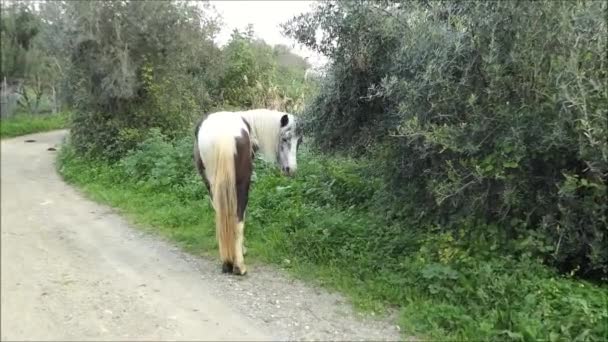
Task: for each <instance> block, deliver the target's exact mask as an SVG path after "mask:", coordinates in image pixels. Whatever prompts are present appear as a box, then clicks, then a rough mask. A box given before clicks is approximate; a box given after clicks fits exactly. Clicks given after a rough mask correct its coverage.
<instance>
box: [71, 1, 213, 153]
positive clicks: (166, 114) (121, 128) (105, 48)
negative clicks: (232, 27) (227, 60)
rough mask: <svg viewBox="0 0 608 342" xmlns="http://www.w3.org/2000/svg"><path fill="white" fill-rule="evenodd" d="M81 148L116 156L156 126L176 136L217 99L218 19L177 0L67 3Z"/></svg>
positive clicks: (77, 136)
mask: <svg viewBox="0 0 608 342" xmlns="http://www.w3.org/2000/svg"><path fill="white" fill-rule="evenodd" d="M65 10H66V13H67V14H66V18H67V19H66V20H69V21H71V22H73V25H74V26H75V28H76V29H75V30H74V31H73V32H72V31H70V32H69V39H71V41H73V42H74V43H73V45H72V46H71V47H70V48H71V68H70V69H69V72H68V73H67V79H68V83H69V87H70V89H69V92H71V94H72V98H73V102H74V105H75V107H76V108H78V109H79V111H78V116H77V117H76V118H75V121H74V127H73V131H72V133H73V141H74V144H75V145H74V146H75V147H76V148H77V149H78V151H79V153H86V154H91V155H102V156H103V157H106V158H109V159H113V160H116V159H118V158H119V157H120V156H123V155H124V154H125V153H126V152H127V151H128V150H130V149H132V148H133V147H135V146H136V145H137V143H138V142H141V141H142V139H143V138H144V136H145V135H146V133H147V132H148V130H149V129H150V128H158V129H160V130H161V131H162V132H163V133H165V134H167V135H169V136H171V137H175V136H177V134H178V133H181V132H184V131H187V130H189V129H190V126H191V124H192V122H194V121H195V120H196V119H198V117H200V115H202V113H203V112H204V111H206V110H207V109H209V107H210V106H211V99H210V95H209V92H208V91H207V89H208V88H209V86H210V85H211V84H212V82H213V80H212V78H213V76H212V75H213V71H212V69H213V65H214V63H215V58H216V57H217V55H218V54H219V50H218V49H217V47H216V46H215V45H214V43H213V41H212V37H213V34H214V33H215V32H216V30H217V27H216V24H215V21H214V18H213V17H210V16H208V15H206V14H205V13H204V12H203V11H202V10H201V9H200V8H199V7H197V6H194V5H192V4H188V3H183V2H176V1H171V2H167V1H160V2H159V1H132V2H109V3H103V4H97V3H85V2H74V3H71V2H70V3H66V4H65Z"/></svg>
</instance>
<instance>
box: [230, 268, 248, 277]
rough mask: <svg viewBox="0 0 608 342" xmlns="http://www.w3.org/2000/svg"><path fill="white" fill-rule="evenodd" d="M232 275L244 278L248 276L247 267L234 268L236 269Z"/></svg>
mask: <svg viewBox="0 0 608 342" xmlns="http://www.w3.org/2000/svg"><path fill="white" fill-rule="evenodd" d="M232 273H233V274H234V275H240V276H244V275H245V274H247V269H246V268H245V266H242V267H239V266H234V268H233V269H232Z"/></svg>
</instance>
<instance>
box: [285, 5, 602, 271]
mask: <svg viewBox="0 0 608 342" xmlns="http://www.w3.org/2000/svg"><path fill="white" fill-rule="evenodd" d="M605 11H606V3H605V2H582V3H581V2H578V3H576V2H549V1H547V2H541V3H539V2H488V3H486V2H465V3H461V2H445V1H441V2H439V1H420V2H407V3H401V2H393V1H384V2H373V3H372V2H364V1H358V2H345V3H336V2H328V3H323V4H319V5H318V6H317V9H316V10H315V11H314V12H313V13H309V14H304V15H302V16H300V17H297V18H294V19H293V20H292V21H291V23H289V24H288V25H286V32H287V33H288V34H290V35H291V36H293V37H295V38H297V39H298V40H299V41H300V42H302V43H305V44H307V45H308V46H310V47H312V48H314V49H317V50H318V51H320V52H323V53H326V54H328V55H329V56H330V57H331V58H332V64H331V68H330V71H329V77H328V78H327V79H326V80H325V82H324V84H323V85H322V90H321V91H320V92H319V94H318V96H317V97H316V98H315V99H313V101H312V103H311V104H310V106H308V109H307V112H308V114H307V116H308V117H309V118H310V121H309V132H310V133H311V134H312V135H314V136H315V138H316V139H315V141H316V143H317V144H318V145H319V146H320V147H322V148H323V149H324V150H326V151H340V150H342V151H344V150H347V151H353V152H355V153H357V154H359V155H360V154H362V153H365V154H368V155H369V156H381V158H379V159H378V162H377V164H378V165H379V166H381V167H380V168H376V169H378V170H379V172H381V173H382V174H384V175H386V177H387V180H388V182H387V184H388V187H387V188H386V190H387V192H389V193H391V194H390V195H389V196H390V197H391V198H395V199H396V201H399V202H401V203H403V202H405V203H411V205H409V206H408V205H406V206H402V207H404V208H402V209H401V210H402V211H403V212H407V214H406V216H407V215H409V216H410V217H412V215H413V214H416V213H417V216H418V217H417V218H419V219H421V220H422V221H421V222H427V223H433V224H441V225H442V226H444V227H452V228H453V227H456V226H457V225H459V224H460V223H461V222H463V220H467V219H469V218H471V217H473V218H477V219H481V220H483V221H486V222H488V223H495V224H499V225H500V226H501V227H503V229H504V230H505V233H506V236H507V240H521V241H527V242H526V246H528V247H529V251H532V252H534V253H537V254H539V255H542V256H544V258H545V259H546V260H547V261H548V262H551V263H553V264H555V265H558V266H559V267H561V268H562V270H563V271H577V272H578V274H581V275H585V276H589V277H595V278H601V277H606V276H607V275H608V259H607V258H606V256H607V255H608V248H607V247H606V246H608V224H607V221H608V219H607V217H606V212H607V209H608V197H607V195H606V179H607V175H608V139H607V135H608V128H607V121H606V117H605V114H606V113H605V108H606V107H607V106H608V98H607V95H606V94H607V93H606V86H605V79H606V76H607V75H606V63H607V62H608V61H607V59H606V54H605V51H606V47H607V46H606V41H607V38H608V37H607V36H608V35H607V27H606V21H605V18H604V13H605ZM319 28H320V29H322V31H323V32H324V35H323V37H322V39H320V40H319V39H316V38H315V36H314V33H315V32H316V30H317V29H319ZM334 42H335V43H334ZM385 202H388V201H385ZM395 206H396V205H393V207H395ZM414 206H415V207H414ZM394 211H395V212H396V213H395V215H405V214H403V213H398V211H399V210H398V209H394Z"/></svg>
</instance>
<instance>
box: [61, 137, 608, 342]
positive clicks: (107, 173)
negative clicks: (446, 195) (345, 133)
mask: <svg viewBox="0 0 608 342" xmlns="http://www.w3.org/2000/svg"><path fill="white" fill-rule="evenodd" d="M191 143H192V138H191V137H185V138H182V139H179V140H178V141H175V142H170V141H168V140H167V139H166V138H165V137H163V136H162V135H161V134H160V133H159V132H158V131H154V132H152V133H151V134H150V136H149V138H148V139H147V140H146V141H144V143H142V144H141V145H140V147H139V148H138V149H136V150H133V151H132V152H131V153H129V155H128V156H127V157H125V158H124V159H122V161H121V162H120V163H118V164H113V165H109V164H107V163H104V162H99V161H91V160H87V159H83V158H82V157H78V156H77V155H76V154H75V151H74V150H73V149H72V148H71V147H69V146H67V147H65V148H64V149H62V151H61V155H60V160H59V165H60V172H61V173H62V174H63V175H64V177H65V178H66V179H67V180H68V181H69V182H73V183H75V184H77V185H79V186H81V187H83V189H85V191H86V192H87V193H88V194H89V195H91V196H92V197H93V198H95V199H97V200H101V201H103V202H106V203H108V204H111V205H114V206H117V207H119V208H121V209H123V210H124V211H125V212H126V213H127V214H129V215H131V217H132V218H134V219H135V220H136V221H138V222H140V223H143V224H145V225H147V226H152V227H155V228H156V229H158V230H159V231H160V232H162V233H163V234H164V235H166V236H168V237H170V238H172V239H173V240H175V241H178V242H180V243H181V244H182V245H183V246H185V247H186V248H187V249H188V250H190V251H192V252H195V253H201V252H203V253H206V252H211V255H212V256H213V257H215V253H214V252H212V251H213V250H215V248H216V240H215V234H214V230H213V229H214V227H213V211H212V210H213V209H212V208H211V206H210V202H209V200H208V199H207V198H206V197H207V193H206V191H204V190H203V185H202V183H201V181H200V179H199V176H198V175H197V174H196V173H195V171H194V169H193V168H192V165H191V160H190V159H189V158H188V156H189V153H190V151H191ZM366 168H367V166H366V165H361V163H360V162H357V161H354V160H352V159H348V158H335V157H331V158H328V157H323V156H321V155H318V154H315V153H312V152H309V151H303V152H302V153H301V155H300V158H299V170H300V171H299V175H298V176H297V177H296V178H295V179H288V178H285V177H283V176H281V175H280V174H279V172H278V171H277V170H276V169H275V168H273V167H269V166H267V165H265V164H264V163H263V162H262V161H256V177H255V181H254V183H253V185H252V193H251V197H250V206H249V207H248V212H247V231H246V236H247V245H248V249H249V254H248V258H254V259H257V260H262V261H265V262H272V263H275V264H278V265H280V266H282V267H283V268H286V269H288V270H290V271H291V272H292V273H294V274H297V275H299V276H302V277H307V278H309V279H315V280H317V281H319V282H320V283H322V284H324V285H325V286H330V287H332V288H336V289H338V290H341V291H343V292H345V293H347V294H349V295H350V296H351V298H353V299H354V302H355V304H356V305H358V306H359V307H361V308H363V309H368V310H382V308H383V306H384V305H386V304H389V305H391V306H397V307H398V308H400V310H401V315H400V322H399V323H400V325H401V326H402V327H403V329H404V330H405V331H406V333H407V334H417V336H420V337H427V338H433V339H445V338H451V339H458V340H462V339H466V340H495V339H510V340H537V339H543V340H598V341H599V340H603V339H605V338H606V336H608V335H607V334H608V327H607V324H608V312H607V305H608V288H606V287H605V286H595V285H593V284H590V283H587V282H585V281H579V280H576V279H572V278H571V277H570V276H560V275H558V274H557V273H556V272H555V271H552V270H550V269H548V268H546V267H544V266H543V265H542V264H541V263H540V262H539V260H538V259H537V258H535V257H534V256H532V255H520V256H516V257H515V256H510V255H508V254H507V253H505V251H504V250H501V249H500V247H499V243H498V242H497V241H492V240H489V239H488V237H494V236H496V235H497V234H500V227H499V226H490V225H485V226H482V228H483V229H479V227H474V226H473V225H474V223H473V222H471V223H470V225H462V226H461V227H459V229H458V230H456V231H453V232H442V231H440V230H438V229H434V230H433V227H429V230H431V231H432V234H426V233H424V232H421V231H422V230H420V229H417V227H415V226H413V225H411V224H407V223H405V222H400V223H396V222H394V221H392V220H390V219H389V218H387V216H386V215H385V214H384V212H381V211H374V210H370V208H372V207H374V206H375V205H376V204H375V203H374V202H373V198H374V197H375V196H376V195H377V193H378V192H380V191H381V190H379V189H380V188H379V187H378V185H379V183H380V182H381V180H380V179H370V178H369V177H368V175H367V174H366V173H365V169H366ZM472 228H475V229H472ZM482 231H486V232H487V234H481V233H480V232H482Z"/></svg>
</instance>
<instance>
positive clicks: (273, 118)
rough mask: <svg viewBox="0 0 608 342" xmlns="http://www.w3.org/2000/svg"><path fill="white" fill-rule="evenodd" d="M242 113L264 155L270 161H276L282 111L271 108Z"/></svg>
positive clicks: (252, 136)
mask: <svg viewBox="0 0 608 342" xmlns="http://www.w3.org/2000/svg"><path fill="white" fill-rule="evenodd" d="M241 115H242V116H243V118H244V119H245V120H246V121H247V122H248V123H249V126H250V127H251V132H250V137H251V140H252V142H253V143H254V144H256V145H257V146H258V149H259V152H260V153H261V154H262V157H263V158H264V159H265V160H266V161H268V162H271V163H273V162H275V161H276V155H277V149H278V143H279V141H278V139H279V134H280V126H279V122H280V118H281V113H279V112H274V111H269V110H249V111H245V112H242V113H241Z"/></svg>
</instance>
